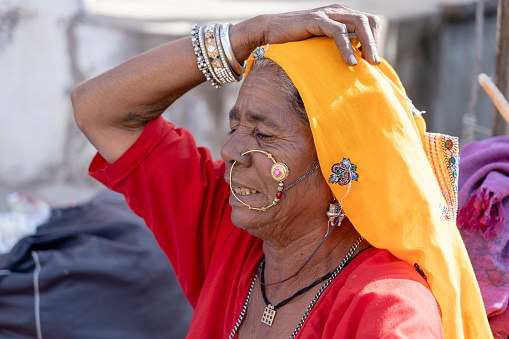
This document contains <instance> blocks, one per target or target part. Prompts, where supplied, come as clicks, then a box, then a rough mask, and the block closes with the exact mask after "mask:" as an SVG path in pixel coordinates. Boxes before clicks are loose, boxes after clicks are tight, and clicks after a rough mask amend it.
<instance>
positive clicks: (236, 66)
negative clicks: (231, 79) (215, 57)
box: [220, 23, 246, 81]
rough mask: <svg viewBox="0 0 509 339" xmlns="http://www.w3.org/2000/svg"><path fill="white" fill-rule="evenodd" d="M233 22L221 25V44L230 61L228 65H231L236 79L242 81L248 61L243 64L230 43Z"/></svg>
mask: <svg viewBox="0 0 509 339" xmlns="http://www.w3.org/2000/svg"><path fill="white" fill-rule="evenodd" d="M231 26H232V24H231V23H226V24H224V25H222V26H221V33H220V40H221V46H222V47H223V51H224V55H225V57H226V60H227V61H228V66H230V69H231V71H232V72H233V74H234V75H235V77H236V79H237V80H238V81H240V80H241V79H242V75H243V74H244V72H245V71H246V61H244V64H243V65H241V64H240V63H239V62H238V61H237V58H235V55H234V54H233V49H232V45H231V43H230V27H231Z"/></svg>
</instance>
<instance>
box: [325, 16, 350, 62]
mask: <svg viewBox="0 0 509 339" xmlns="http://www.w3.org/2000/svg"><path fill="white" fill-rule="evenodd" d="M321 26H322V27H321V30H322V32H323V33H324V34H325V35H327V36H329V37H332V38H333V39H334V42H335V43H336V46H337V47H338V50H339V54H341V58H342V59H343V60H344V62H346V63H347V64H348V65H350V66H355V65H357V59H356V58H355V54H354V52H353V48H352V44H351V43H350V38H349V37H348V29H347V27H346V25H345V24H342V23H340V22H337V21H334V20H331V19H329V18H324V21H323V23H322V25H321Z"/></svg>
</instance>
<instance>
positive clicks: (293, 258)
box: [263, 219, 359, 295]
mask: <svg viewBox="0 0 509 339" xmlns="http://www.w3.org/2000/svg"><path fill="white" fill-rule="evenodd" d="M308 229H310V231H309V232H306V233H304V234H303V235H302V236H300V237H298V238H296V239H294V240H292V241H289V242H285V243H283V242H274V241H264V245H263V250H264V254H265V281H264V283H266V284H273V283H277V282H280V281H283V280H285V279H287V278H288V277H290V276H292V275H294V274H295V273H296V272H297V271H298V270H299V269H300V268H301V267H302V265H304V263H305V262H306V261H307V260H308V259H309V258H310V256H311V255H313V256H312V257H311V259H310V260H309V262H308V263H307V264H306V265H305V266H304V267H303V268H302V269H301V270H300V271H299V273H298V274H297V276H295V277H293V278H291V279H288V280H287V281H285V282H283V283H280V284H276V285H269V288H268V290H267V292H268V293H269V292H272V293H271V294H278V295H279V294H283V295H284V294H286V293H285V291H286V290H288V291H289V292H290V291H293V292H295V290H296V289H300V288H302V287H305V286H307V285H308V284H310V283H312V282H313V281H315V280H316V279H317V278H319V277H321V276H324V275H325V274H327V273H330V272H331V271H333V270H334V269H335V268H337V266H338V265H339V263H340V262H341V260H343V258H344V257H345V256H346V254H347V252H348V250H349V249H350V248H351V247H352V245H353V243H354V242H355V240H357V238H359V234H358V232H357V231H356V230H355V228H353V226H352V224H351V223H350V222H349V221H348V219H345V220H343V222H342V223H341V224H340V225H337V226H336V228H335V229H333V230H332V232H331V233H330V234H329V236H328V237H327V239H325V241H324V242H323V244H322V245H321V246H320V248H319V249H318V250H317V251H316V252H315V253H314V254H313V252H314V251H315V250H316V248H317V247H318V245H319V244H320V242H321V241H322V240H323V239H324V236H325V234H326V233H327V225H326V223H324V224H323V226H322V227H319V226H318V227H314V228H309V225H308Z"/></svg>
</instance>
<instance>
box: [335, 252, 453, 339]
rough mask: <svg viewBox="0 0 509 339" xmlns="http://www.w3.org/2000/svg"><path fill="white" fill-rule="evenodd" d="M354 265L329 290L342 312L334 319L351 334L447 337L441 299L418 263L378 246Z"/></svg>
mask: <svg viewBox="0 0 509 339" xmlns="http://www.w3.org/2000/svg"><path fill="white" fill-rule="evenodd" d="M349 266H350V267H348V266H347V269H345V271H344V272H343V273H344V274H343V276H341V279H338V280H337V281H335V282H334V283H333V285H331V290H330V291H329V292H330V293H331V294H330V296H329V297H330V298H332V299H333V300H331V301H332V302H333V307H332V308H333V310H332V311H333V312H332V314H333V316H331V318H333V317H336V318H337V319H336V321H333V322H332V323H331V325H332V326H333V327H334V323H335V325H336V326H338V327H336V329H341V330H342V331H346V335H345V336H344V337H345V338H381V337H391V338H415V337H419V336H422V333H428V334H429V336H428V337H429V338H442V337H443V330H442V323H441V316H440V310H439V307H438V304H437V302H436V300H435V297H434V296H433V294H432V293H431V290H430V288H429V285H428V283H427V282H426V280H425V279H424V278H423V277H422V276H421V275H420V274H419V273H418V272H417V271H416V269H415V268H414V267H413V266H411V265H410V264H408V263H407V262H405V261H403V260H400V259H398V258H396V257H395V256H393V255H392V254H391V253H390V252H389V251H386V250H381V249H376V248H371V249H368V250H366V251H364V252H363V253H361V254H360V255H359V256H358V257H356V258H355V259H354V260H353V261H352V262H351V263H350V265H349ZM329 320H332V319H329ZM332 337H334V338H336V337H337V335H333V336H332ZM337 338H340V337H337ZM341 338H342V337H341Z"/></svg>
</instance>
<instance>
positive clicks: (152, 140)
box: [90, 118, 234, 305]
mask: <svg viewBox="0 0 509 339" xmlns="http://www.w3.org/2000/svg"><path fill="white" fill-rule="evenodd" d="M90 174H91V175H92V176H93V177H95V178H96V179H98V180H99V181H101V182H103V183H104V184H105V185H106V186H107V187H109V188H111V189H113V190H115V191H118V192H120V193H122V194H124V196H125V197H126V200H127V202H128V204H129V206H130V207H131V208H132V209H133V211H134V212H135V213H136V214H138V215H140V216H141V217H143V218H144V219H145V222H146V223H147V225H148V227H149V228H150V229H151V230H152V231H153V233H154V235H155V237H156V240H157V241H158V243H159V246H160V247H161V248H162V249H163V250H164V252H165V253H166V255H167V256H168V258H169V259H170V261H171V262H172V264H173V267H174V270H175V272H176V274H177V277H178V278H179V281H180V283H181V285H182V287H183V289H184V292H185V293H186V296H187V297H188V299H189V301H190V302H191V304H192V305H194V303H195V302H196V300H197V298H198V294H199V292H200V289H201V286H202V284H203V281H204V278H205V275H206V273H207V270H208V267H209V264H210V261H211V260H212V257H213V255H214V253H215V252H214V251H215V249H216V248H217V246H221V244H222V243H224V241H225V239H226V238H227V237H228V236H229V234H230V233H231V232H232V231H233V229H234V226H233V225H232V224H231V221H230V219H229V215H228V211H229V205H228V199H227V197H228V195H229V191H228V186H227V185H226V182H225V181H224V178H223V177H224V164H223V163H222V162H221V161H219V162H214V161H212V159H211V156H210V152H208V150H206V149H203V148H197V147H196V145H195V143H194V139H193V138H192V136H191V135H190V134H189V132H188V131H187V130H184V129H175V128H174V127H173V125H172V124H170V123H168V122H166V121H164V119H163V118H158V119H156V120H154V121H153V122H150V123H149V124H148V125H147V127H146V128H145V130H144V132H143V133H142V134H141V136H140V137H139V138H138V140H136V142H135V143H134V144H133V145H132V147H131V148H129V149H128V150H127V152H125V154H124V155H122V156H121V157H120V158H119V159H118V160H117V161H115V163H113V164H111V165H110V164H108V163H107V162H106V161H105V160H104V159H103V157H102V156H100V155H97V156H96V158H95V159H94V161H93V162H92V164H91V166H90Z"/></svg>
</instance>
